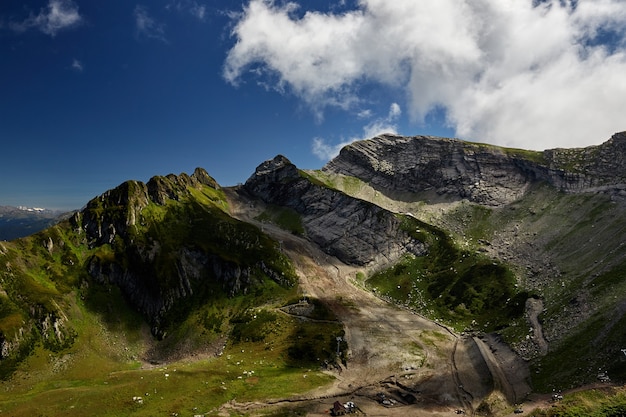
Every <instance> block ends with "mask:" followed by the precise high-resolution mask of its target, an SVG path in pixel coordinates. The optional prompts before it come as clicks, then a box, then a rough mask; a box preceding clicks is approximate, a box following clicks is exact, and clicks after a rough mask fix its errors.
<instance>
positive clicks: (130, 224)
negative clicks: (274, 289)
mask: <svg viewBox="0 0 626 417" xmlns="http://www.w3.org/2000/svg"><path fill="white" fill-rule="evenodd" d="M194 193H200V194H202V193H206V194H210V195H213V194H215V195H218V194H219V186H218V185H217V183H216V182H215V181H214V180H213V179H212V178H211V177H210V176H209V175H208V174H207V173H206V171H204V170H202V169H196V171H195V172H194V174H193V175H191V176H188V175H186V174H181V175H180V176H176V175H168V176H166V177H154V178H152V179H150V181H149V182H148V183H147V184H144V183H141V182H138V181H128V182H126V183H124V184H122V185H120V186H119V187H117V188H115V189H113V190H110V191H107V192H106V193H104V194H103V195H101V196H100V197H97V198H95V199H93V200H92V201H90V202H89V203H88V204H87V206H86V208H85V209H84V210H83V211H82V212H80V213H77V214H76V215H75V216H74V217H73V218H72V223H73V225H74V227H75V228H76V229H77V230H78V231H80V232H81V233H83V232H84V234H85V240H86V242H87V243H88V245H89V247H90V248H91V249H93V250H95V251H96V252H95V254H94V255H93V256H91V258H90V259H89V260H88V262H87V264H86V268H87V272H88V273H89V275H90V276H91V277H92V278H94V279H95V280H96V282H98V283H100V284H107V285H115V286H117V287H119V288H120V289H121V291H122V293H123V294H124V296H125V297H126V298H127V299H128V300H129V302H130V303H131V304H132V305H133V306H134V307H135V308H136V309H137V310H138V311H139V312H140V313H141V314H142V315H143V316H144V317H146V319H147V320H148V322H149V323H150V324H151V325H152V332H153V334H154V335H156V336H158V337H162V336H163V335H164V332H165V328H166V327H167V325H168V322H167V315H168V313H169V312H170V311H171V310H172V309H173V308H174V307H176V306H177V305H179V306H180V304H181V303H182V302H183V300H193V299H195V298H203V297H204V298H210V297H211V296H212V295H216V294H218V293H224V294H226V295H228V296H230V297H232V296H235V295H238V294H246V293H248V291H250V290H251V289H253V288H255V286H258V285H260V284H261V282H262V280H263V277H267V278H270V279H272V280H274V281H276V282H278V283H279V284H281V285H290V282H289V277H285V276H284V275H283V271H281V270H280V268H278V267H277V266H276V265H273V264H272V262H271V259H272V258H274V257H276V256H277V253H276V250H275V248H274V247H273V243H272V242H271V241H269V240H268V239H263V238H262V237H261V236H260V232H259V231H258V230H256V228H254V227H252V226H250V225H247V224H243V223H241V222H238V221H236V220H234V219H232V218H231V217H230V216H228V215H227V214H225V213H224V212H223V211H222V210H220V209H219V208H218V207H217V206H215V205H213V204H212V203H210V204H208V205H203V204H201V203H200V201H198V197H196V196H194ZM205 196H206V195H205ZM212 198H213V199H216V198H217V197H212ZM210 201H211V200H210V198H209V202H210ZM218 202H219V201H218ZM220 203H223V202H220ZM224 204H225V203H224ZM267 254H269V256H267Z"/></svg>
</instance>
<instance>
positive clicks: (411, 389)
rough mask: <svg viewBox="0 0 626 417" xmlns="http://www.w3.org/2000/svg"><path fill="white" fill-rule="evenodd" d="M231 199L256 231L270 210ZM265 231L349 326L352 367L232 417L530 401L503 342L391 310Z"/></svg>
mask: <svg viewBox="0 0 626 417" xmlns="http://www.w3.org/2000/svg"><path fill="white" fill-rule="evenodd" d="M229 193H230V194H229V196H230V200H231V209H232V211H233V212H232V215H233V216H235V217H237V218H240V219H242V220H245V221H247V222H251V223H254V222H255V220H254V217H255V216H256V215H258V214H259V213H260V210H262V208H261V207H258V204H257V205H256V206H254V205H252V204H250V203H249V202H247V201H242V197H241V196H239V195H237V194H236V193H235V191H229ZM258 225H259V226H260V227H262V228H263V230H264V231H265V232H266V233H268V234H270V235H272V236H273V237H274V238H275V239H277V240H279V241H281V242H282V248H283V250H284V251H286V252H287V253H288V255H289V256H290V257H291V259H292V260H293V261H294V263H295V266H296V268H297V272H298V275H299V277H300V286H301V288H302V290H303V292H304V294H305V296H307V297H312V298H316V299H319V300H321V301H322V302H324V303H325V304H326V305H328V306H329V307H330V308H331V309H332V310H333V311H334V312H335V314H336V315H337V316H338V317H340V318H341V320H342V322H343V324H344V328H345V332H346V335H345V337H346V340H347V342H348V346H349V349H350V351H349V352H348V358H349V359H348V361H347V363H346V364H345V366H342V367H341V369H336V370H334V371H333V374H334V376H335V377H336V379H335V382H334V384H333V385H332V386H327V387H323V388H321V389H319V390H318V391H317V392H311V393H309V394H308V395H307V396H305V397H302V398H291V399H288V400H285V401H284V402H283V401H278V402H277V401H272V402H271V403H266V404H261V403H255V404H238V403H229V404H226V405H224V406H223V409H222V411H223V414H224V415H228V413H229V412H232V411H245V412H247V413H253V414H254V413H255V411H254V410H257V411H258V412H259V413H260V412H261V410H262V409H264V408H266V407H275V406H277V405H278V406H285V405H287V404H288V405H289V406H292V407H297V408H298V409H301V410H305V411H306V412H307V414H306V415H308V416H318V415H319V416H322V415H328V412H329V408H331V407H332V405H333V403H334V402H335V401H340V402H342V403H345V402H348V401H353V402H355V403H356V405H357V406H358V407H359V408H360V410H361V411H362V412H363V413H364V414H365V415H376V416H400V415H411V416H439V415H442V416H443V415H451V414H454V413H455V412H456V411H457V410H459V411H460V410H463V411H464V412H465V413H466V414H467V415H472V414H474V412H475V411H476V410H477V409H478V408H479V407H483V408H485V407H488V408H489V409H491V410H492V411H495V412H497V413H498V414H500V415H502V414H507V413H508V412H512V410H513V409H514V408H515V404H518V403H520V402H522V401H523V400H524V399H525V397H526V396H527V394H528V393H530V391H531V390H530V386H529V385H528V380H529V374H528V368H527V366H526V363H525V362H524V361H522V360H521V359H520V358H519V357H518V356H517V355H515V354H514V353H513V352H512V351H511V350H510V349H509V348H508V347H507V346H506V345H504V344H503V343H501V342H500V341H499V340H498V339H497V338H496V337H493V336H489V335H487V336H482V337H481V338H479V337H472V336H469V335H459V334H456V333H454V332H453V331H451V330H450V329H448V328H447V327H445V326H443V325H441V324H438V323H435V322H433V321H430V320H427V319H426V318H424V317H422V316H420V315H418V314H415V313H414V312H411V311H408V310H405V309H401V308H399V307H397V306H395V305H392V304H390V303H387V302H385V301H383V300H381V299H379V298H377V297H376V296H375V295H374V294H372V293H371V292H369V291H366V290H365V289H364V288H362V287H361V286H360V284H359V282H358V280H357V278H356V277H357V272H359V270H358V269H356V268H353V267H350V266H347V265H345V264H343V263H341V262H339V261H338V260H337V259H335V258H333V257H330V256H328V255H326V254H325V253H323V252H322V251H321V250H320V249H319V248H317V247H316V246H315V245H314V244H311V243H310V242H308V241H307V240H306V239H303V238H300V237H297V236H295V235H293V234H291V233H290V232H286V231H284V230H282V229H280V228H278V227H276V226H273V225H271V224H267V223H263V224H261V223H258ZM385 400H386V401H385Z"/></svg>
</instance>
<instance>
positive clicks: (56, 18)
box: [9, 0, 83, 37]
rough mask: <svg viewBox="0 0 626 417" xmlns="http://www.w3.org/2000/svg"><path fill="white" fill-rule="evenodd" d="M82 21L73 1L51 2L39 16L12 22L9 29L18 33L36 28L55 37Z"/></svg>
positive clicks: (52, 0) (55, 0) (51, 0)
mask: <svg viewBox="0 0 626 417" xmlns="http://www.w3.org/2000/svg"><path fill="white" fill-rule="evenodd" d="M82 21H83V18H82V17H81V15H80V13H79V12H78V6H77V5H76V4H74V2H73V1H72V0H50V1H49V2H48V5H47V7H45V8H42V9H41V10H40V11H39V13H38V14H36V15H35V14H31V15H30V16H29V17H28V18H27V19H25V20H24V21H21V22H11V23H10V25H9V27H11V28H12V29H13V30H14V31H17V32H24V31H26V30H28V29H33V28H35V29H39V30H40V31H42V32H43V33H45V34H46V35H50V36H52V37H55V36H56V35H57V33H58V32H59V31H61V30H65V29H70V28H73V27H76V26H78V25H80V24H81V23H82Z"/></svg>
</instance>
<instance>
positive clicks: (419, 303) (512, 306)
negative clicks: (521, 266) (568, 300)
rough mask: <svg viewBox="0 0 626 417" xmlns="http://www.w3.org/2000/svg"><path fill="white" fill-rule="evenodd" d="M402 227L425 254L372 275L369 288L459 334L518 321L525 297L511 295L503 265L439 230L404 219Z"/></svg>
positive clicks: (512, 281)
mask: <svg viewBox="0 0 626 417" xmlns="http://www.w3.org/2000/svg"><path fill="white" fill-rule="evenodd" d="M403 228H404V229H405V230H406V231H408V232H409V233H410V234H411V235H412V236H413V237H414V238H416V239H418V240H421V241H423V242H426V244H427V245H428V254H427V255H425V256H421V257H414V256H406V257H405V258H404V259H402V260H401V261H400V262H398V263H397V264H396V265H395V266H393V267H392V268H389V269H387V270H385V271H382V272H380V273H377V274H375V275H373V276H372V277H371V278H370V279H369V280H368V281H367V285H368V287H369V288H372V289H375V291H376V292H377V293H378V294H380V295H382V296H384V297H388V298H390V299H393V300H394V301H395V302H397V303H400V304H402V305H404V306H407V307H410V308H412V309H415V310H417V311H419V312H420V313H422V314H424V315H426V316H427V317H430V318H433V319H437V320H443V321H445V322H446V323H448V324H450V325H452V326H454V327H455V328H458V329H460V330H463V329H466V328H473V329H479V330H494V329H498V328H501V327H504V326H506V325H507V324H508V323H509V322H510V321H511V320H513V319H515V318H517V317H520V316H521V314H522V313H523V307H524V302H525V300H526V297H527V296H528V294H527V293H524V292H518V291H517V290H516V288H515V282H516V281H515V276H514V275H513V273H512V272H511V271H510V270H509V269H508V268H507V267H506V266H505V265H504V264H500V263H497V262H495V261H494V260H492V259H488V258H487V257H485V256H482V255H480V254H477V253H475V252H469V251H465V250H461V249H459V248H458V247H457V246H456V244H455V242H454V241H453V240H452V238H451V237H450V236H449V235H447V234H446V233H445V232H444V231H443V230H441V229H438V228H436V227H434V226H432V225H428V224H426V223H423V222H421V221H419V220H416V219H414V218H411V217H408V216H407V217H404V219H403Z"/></svg>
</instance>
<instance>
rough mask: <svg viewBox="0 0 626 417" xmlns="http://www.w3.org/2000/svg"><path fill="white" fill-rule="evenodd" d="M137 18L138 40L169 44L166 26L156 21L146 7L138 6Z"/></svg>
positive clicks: (135, 14) (136, 8)
mask: <svg viewBox="0 0 626 417" xmlns="http://www.w3.org/2000/svg"><path fill="white" fill-rule="evenodd" d="M133 15H134V16H135V32H136V35H137V37H138V38H147V39H156V40H160V41H162V42H165V43H167V38H166V37H165V25H164V24H163V23H160V22H158V21H156V20H155V19H154V18H153V17H152V15H150V13H149V12H148V9H147V8H146V7H145V6H141V5H137V6H136V7H135V10H134V12H133Z"/></svg>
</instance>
